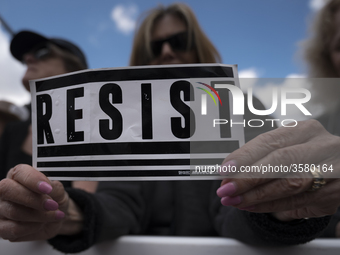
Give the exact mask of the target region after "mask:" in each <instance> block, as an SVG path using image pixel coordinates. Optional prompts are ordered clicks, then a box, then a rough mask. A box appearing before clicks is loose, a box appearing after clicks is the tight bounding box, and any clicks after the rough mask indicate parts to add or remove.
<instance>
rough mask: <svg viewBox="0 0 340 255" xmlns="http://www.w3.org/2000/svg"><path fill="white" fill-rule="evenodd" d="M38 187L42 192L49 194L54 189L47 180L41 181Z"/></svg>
mask: <svg viewBox="0 0 340 255" xmlns="http://www.w3.org/2000/svg"><path fill="white" fill-rule="evenodd" d="M38 189H39V191H40V192H41V193H44V194H49V193H51V191H52V186H51V185H50V184H48V183H47V182H40V183H39V184H38Z"/></svg>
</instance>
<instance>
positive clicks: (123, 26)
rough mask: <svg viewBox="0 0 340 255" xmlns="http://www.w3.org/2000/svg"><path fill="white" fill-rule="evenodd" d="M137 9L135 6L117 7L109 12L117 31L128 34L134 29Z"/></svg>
mask: <svg viewBox="0 0 340 255" xmlns="http://www.w3.org/2000/svg"><path fill="white" fill-rule="evenodd" d="M137 14H138V7H137V6H136V5H129V6H123V5H117V6H115V7H114V8H113V10H112V12H111V18H112V20H113V21H114V23H115V24H116V27H117V28H118V30H119V31H120V32H122V33H124V34H130V33H131V32H133V31H134V29H135V27H136V17H137Z"/></svg>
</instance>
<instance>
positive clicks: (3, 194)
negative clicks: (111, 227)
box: [0, 165, 82, 241]
mask: <svg viewBox="0 0 340 255" xmlns="http://www.w3.org/2000/svg"><path fill="white" fill-rule="evenodd" d="M65 213H66V214H65ZM71 213H72V214H73V217H74V218H76V219H78V220H79V221H78V222H79V224H78V223H74V224H72V222H71V221H70V219H69V215H70V214H71ZM65 216H66V217H65ZM81 219H82V217H81V214H80V213H79V210H78V209H77V207H76V206H75V204H74V203H73V201H72V200H70V199H69V197H68V194H67V193H66V192H65V190H64V188H63V185H62V184H61V183H60V182H58V181H54V182H50V181H49V180H48V179H47V178H46V176H45V175H43V174H42V173H40V172H38V171H37V170H36V169H34V168H32V167H31V166H28V165H18V166H16V167H15V168H13V169H11V170H10V171H9V172H8V174H7V178H6V179H3V180H2V181H1V182H0V236H1V237H2V238H3V239H8V240H10V241H31V240H41V239H49V238H52V237H54V236H55V235H57V234H74V233H77V231H79V228H80V227H81ZM65 223H67V224H65ZM70 223H71V224H70Z"/></svg>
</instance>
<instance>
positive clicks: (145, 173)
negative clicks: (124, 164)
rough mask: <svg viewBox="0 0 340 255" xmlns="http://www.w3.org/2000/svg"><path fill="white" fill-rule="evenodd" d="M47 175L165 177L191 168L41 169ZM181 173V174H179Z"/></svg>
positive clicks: (187, 172)
mask: <svg viewBox="0 0 340 255" xmlns="http://www.w3.org/2000/svg"><path fill="white" fill-rule="evenodd" d="M41 172H42V173H43V174H44V175H46V176H47V177H158V176H159V177H163V176H178V177H180V176H190V170H188V169H185V170H180V169H179V170H147V171H143V170H136V171H135V170H133V171H131V170H129V171H41ZM179 173H181V174H179Z"/></svg>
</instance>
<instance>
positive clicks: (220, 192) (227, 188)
mask: <svg viewBox="0 0 340 255" xmlns="http://www.w3.org/2000/svg"><path fill="white" fill-rule="evenodd" d="M235 192H236V187H235V184H234V183H233V182H228V183H227V184H224V185H223V186H221V187H219V188H218V189H217V191H216V193H217V196H219V197H227V196H231V195H232V194H234V193H235Z"/></svg>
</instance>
